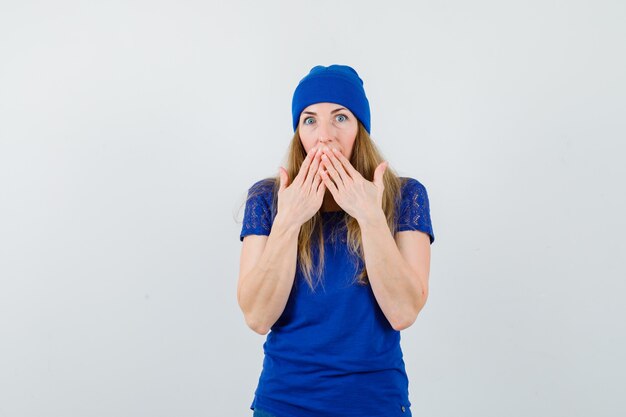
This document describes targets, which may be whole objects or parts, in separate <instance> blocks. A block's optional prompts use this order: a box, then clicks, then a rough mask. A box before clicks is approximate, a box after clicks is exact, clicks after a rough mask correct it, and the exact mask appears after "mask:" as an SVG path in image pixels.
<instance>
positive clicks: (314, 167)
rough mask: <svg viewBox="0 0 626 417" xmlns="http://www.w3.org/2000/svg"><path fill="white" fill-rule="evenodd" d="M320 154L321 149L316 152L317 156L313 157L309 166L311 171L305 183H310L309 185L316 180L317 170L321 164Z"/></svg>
mask: <svg viewBox="0 0 626 417" xmlns="http://www.w3.org/2000/svg"><path fill="white" fill-rule="evenodd" d="M318 155H319V149H318V150H317V151H316V152H315V156H314V157H313V162H312V163H311V166H310V167H309V172H308V173H307V176H306V179H305V184H306V183H308V184H309V185H311V183H312V182H313V180H314V177H315V172H317V170H318V168H319V165H320V158H319V157H318Z"/></svg>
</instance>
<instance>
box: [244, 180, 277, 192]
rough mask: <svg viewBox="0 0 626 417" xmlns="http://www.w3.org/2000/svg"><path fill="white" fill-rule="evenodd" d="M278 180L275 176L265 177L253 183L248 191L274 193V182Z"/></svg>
mask: <svg viewBox="0 0 626 417" xmlns="http://www.w3.org/2000/svg"><path fill="white" fill-rule="evenodd" d="M275 182H276V180H275V179H274V178H263V179H262V180H259V181H257V182H255V183H254V184H252V185H251V186H250V188H249V189H248V191H250V192H254V193H259V194H268V193H272V192H273V190H274V184H275Z"/></svg>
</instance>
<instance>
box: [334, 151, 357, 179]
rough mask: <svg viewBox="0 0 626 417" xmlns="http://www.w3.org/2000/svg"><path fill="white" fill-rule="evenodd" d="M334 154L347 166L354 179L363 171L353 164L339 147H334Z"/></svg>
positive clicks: (346, 168)
mask: <svg viewBox="0 0 626 417" xmlns="http://www.w3.org/2000/svg"><path fill="white" fill-rule="evenodd" d="M333 154H334V155H335V157H336V158H337V159H338V160H339V162H341V165H342V166H343V167H344V168H345V170H346V171H347V173H348V175H349V176H350V178H352V179H354V178H356V177H357V176H359V175H361V173H360V172H359V171H357V170H356V168H355V167H353V166H352V164H351V163H350V161H349V160H348V158H346V157H345V156H344V154H342V153H341V151H340V150H339V149H335V148H333Z"/></svg>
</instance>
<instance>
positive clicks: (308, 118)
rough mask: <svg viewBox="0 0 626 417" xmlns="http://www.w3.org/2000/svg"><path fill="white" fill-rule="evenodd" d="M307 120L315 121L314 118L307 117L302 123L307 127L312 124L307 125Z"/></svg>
mask: <svg viewBox="0 0 626 417" xmlns="http://www.w3.org/2000/svg"><path fill="white" fill-rule="evenodd" d="M307 120H313V118H312V117H307V118H306V119H304V120H303V121H302V124H305V125H310V124H311V123H307Z"/></svg>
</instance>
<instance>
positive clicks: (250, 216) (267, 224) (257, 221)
mask: <svg viewBox="0 0 626 417" xmlns="http://www.w3.org/2000/svg"><path fill="white" fill-rule="evenodd" d="M272 191H273V184H271V183H268V182H266V181H263V180H261V181H258V182H256V183H255V184H254V185H252V187H250V188H249V189H248V197H247V199H246V208H245V211H244V215H243V224H242V226H241V233H240V235H239V240H240V241H242V242H243V238H244V237H245V236H247V235H266V236H269V234H270V230H271V228H272V220H273V219H272V209H271V207H272V197H273V196H272Z"/></svg>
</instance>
